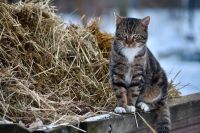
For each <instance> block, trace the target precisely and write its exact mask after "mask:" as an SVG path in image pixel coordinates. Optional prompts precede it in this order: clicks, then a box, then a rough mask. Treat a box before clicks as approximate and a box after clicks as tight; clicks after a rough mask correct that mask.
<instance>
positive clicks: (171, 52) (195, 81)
mask: <svg viewBox="0 0 200 133" xmlns="http://www.w3.org/2000/svg"><path fill="white" fill-rule="evenodd" d="M111 14H112V13H110V14H109V15H104V16H103V17H102V24H101V28H102V30H103V31H106V32H109V33H112V34H114V31H115V21H114V20H115V19H114V15H113V14H112V15H111ZM128 16H130V17H138V18H142V17H145V16H151V22H150V26H149V39H148V42H147V45H148V47H149V48H150V50H151V51H152V52H153V54H154V55H155V56H156V58H157V59H158V60H159V61H160V63H161V66H162V67H163V68H164V70H165V71H166V73H167V75H168V77H169V80H170V79H173V78H174V76H175V75H176V74H177V73H178V72H179V71H181V73H180V74H179V75H178V77H177V78H176V80H175V83H181V85H186V84H189V85H188V86H186V87H185V88H183V89H181V90H180V91H181V93H182V95H187V94H192V93H196V92H200V87H199V86H200V80H199V78H200V60H195V59H196V58H195V57H198V56H200V38H199V36H198V35H199V34H200V23H199V21H200V10H196V11H195V14H194V22H193V28H191V27H190V26H189V25H188V12H187V11H186V10H162V9H145V10H130V11H129V13H128ZM63 19H64V21H65V22H67V23H68V22H69V21H70V22H73V23H77V24H81V22H80V19H79V18H78V17H77V16H75V15H72V14H70V15H63ZM191 35H194V38H191ZM187 38H188V39H187ZM195 52H196V53H199V55H197V54H194V53H195ZM183 55H184V56H183ZM192 59H194V60H192ZM179 87H180V88H181V86H179Z"/></svg>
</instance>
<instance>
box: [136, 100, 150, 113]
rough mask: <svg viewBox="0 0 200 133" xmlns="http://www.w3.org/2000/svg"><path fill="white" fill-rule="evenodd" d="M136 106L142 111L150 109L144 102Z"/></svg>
mask: <svg viewBox="0 0 200 133" xmlns="http://www.w3.org/2000/svg"><path fill="white" fill-rule="evenodd" d="M137 106H138V107H140V108H141V109H142V110H143V111H144V112H148V111H150V108H149V106H148V105H147V104H146V103H143V102H140V103H138V104H137Z"/></svg>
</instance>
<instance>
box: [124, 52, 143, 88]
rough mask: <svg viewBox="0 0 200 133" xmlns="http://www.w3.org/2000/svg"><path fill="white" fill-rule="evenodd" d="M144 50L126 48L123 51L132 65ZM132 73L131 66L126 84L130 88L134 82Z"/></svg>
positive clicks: (126, 76) (126, 77) (126, 75)
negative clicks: (132, 81)
mask: <svg viewBox="0 0 200 133" xmlns="http://www.w3.org/2000/svg"><path fill="white" fill-rule="evenodd" d="M141 49H142V48H124V49H123V50H122V53H123V55H124V56H125V57H126V58H127V59H128V63H129V64H131V63H133V62H134V59H135V56H136V55H137V54H138V52H139V51H140V50H141ZM131 73H132V71H131V67H130V66H129V68H128V71H127V73H126V74H125V83H126V86H128V85H129V84H130V83H131V80H132V77H133V76H132V74H131Z"/></svg>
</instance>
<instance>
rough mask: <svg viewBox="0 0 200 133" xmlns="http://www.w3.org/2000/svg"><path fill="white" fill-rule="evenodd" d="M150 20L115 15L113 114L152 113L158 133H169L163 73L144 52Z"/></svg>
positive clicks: (156, 62) (149, 55)
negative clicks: (115, 104)
mask: <svg viewBox="0 0 200 133" xmlns="http://www.w3.org/2000/svg"><path fill="white" fill-rule="evenodd" d="M149 22H150V17H149V16H147V17H145V18H143V19H137V18H126V17H121V16H118V15H116V33H115V38H114V41H113V44H112V50H111V55H110V62H109V70H110V81H111V84H112V88H113V90H114V92H115V95H116V98H117V107H116V108H115V110H114V111H115V112H116V113H126V112H127V113H131V112H135V110H136V108H135V107H138V108H140V109H142V110H143V111H144V112H148V111H153V110H154V111H155V112H156V114H157V118H156V127H157V132H158V133H169V132H170V129H171V121H170V112H169V108H168V105H167V96H168V90H167V87H168V82H167V77H166V74H165V72H164V70H163V69H162V68H161V66H160V64H159V62H158V61H157V60H156V58H155V57H154V56H153V54H152V53H151V51H150V50H149V49H148V48H147V46H146V42H147V38H148V25H149Z"/></svg>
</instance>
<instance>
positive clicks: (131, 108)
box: [126, 106, 136, 113]
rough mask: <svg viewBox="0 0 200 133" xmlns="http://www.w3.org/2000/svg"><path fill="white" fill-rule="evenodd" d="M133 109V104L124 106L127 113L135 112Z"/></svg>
mask: <svg viewBox="0 0 200 133" xmlns="http://www.w3.org/2000/svg"><path fill="white" fill-rule="evenodd" d="M135 110H136V108H135V106H127V107H126V112H128V113H133V112H135Z"/></svg>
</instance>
